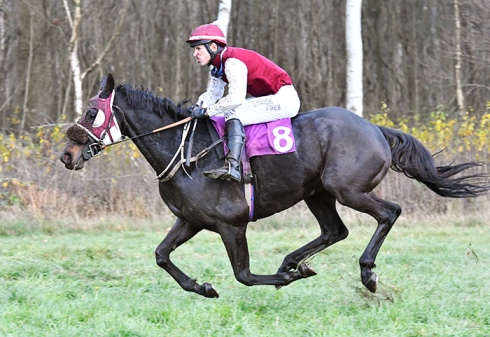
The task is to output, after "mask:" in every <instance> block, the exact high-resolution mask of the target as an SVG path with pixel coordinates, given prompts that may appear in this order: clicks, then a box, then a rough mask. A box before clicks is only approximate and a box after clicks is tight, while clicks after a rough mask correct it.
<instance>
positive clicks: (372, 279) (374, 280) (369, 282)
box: [362, 273, 378, 293]
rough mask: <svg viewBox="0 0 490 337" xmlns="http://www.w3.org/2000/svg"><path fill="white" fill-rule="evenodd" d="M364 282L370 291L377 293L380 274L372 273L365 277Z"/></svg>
mask: <svg viewBox="0 0 490 337" xmlns="http://www.w3.org/2000/svg"><path fill="white" fill-rule="evenodd" d="M362 284H364V286H365V287H366V288H368V290H369V291H370V292H372V293H375V292H376V289H377V288H378V275H376V273H370V275H369V277H367V276H366V278H364V277H363V279H362Z"/></svg>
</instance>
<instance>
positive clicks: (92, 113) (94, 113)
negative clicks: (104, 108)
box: [88, 108, 99, 119]
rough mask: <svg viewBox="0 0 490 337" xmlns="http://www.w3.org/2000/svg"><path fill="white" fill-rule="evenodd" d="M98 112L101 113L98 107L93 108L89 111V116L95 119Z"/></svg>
mask: <svg viewBox="0 0 490 337" xmlns="http://www.w3.org/2000/svg"><path fill="white" fill-rule="evenodd" d="M98 113H99V110H98V109H96V108H92V109H90V110H89V112H88V117H89V118H91V119H95V117H97V114H98Z"/></svg>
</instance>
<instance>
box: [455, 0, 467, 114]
mask: <svg viewBox="0 0 490 337" xmlns="http://www.w3.org/2000/svg"><path fill="white" fill-rule="evenodd" d="M454 28H455V33H456V62H455V64H454V76H455V79H456V102H457V105H458V112H459V114H460V116H461V117H463V116H464V114H465V107H464V95H463V87H462V85H461V22H460V19H459V1H458V0H454Z"/></svg>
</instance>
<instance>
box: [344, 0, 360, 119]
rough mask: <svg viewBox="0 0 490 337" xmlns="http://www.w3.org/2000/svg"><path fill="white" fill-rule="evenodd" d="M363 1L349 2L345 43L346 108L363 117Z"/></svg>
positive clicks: (346, 15) (350, 0) (352, 0)
mask: <svg viewBox="0 0 490 337" xmlns="http://www.w3.org/2000/svg"><path fill="white" fill-rule="evenodd" d="M361 7H362V0H347V4H346V12H345V42H346V49H347V90H346V107H347V109H349V110H352V111H354V112H355V113H356V114H357V115H359V116H361V117H362V110H363V104H362V99H363V92H362V32H361V30H362V28H361Z"/></svg>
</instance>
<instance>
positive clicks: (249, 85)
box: [186, 24, 300, 181]
mask: <svg viewBox="0 0 490 337" xmlns="http://www.w3.org/2000/svg"><path fill="white" fill-rule="evenodd" d="M186 42H187V43H189V45H190V47H191V48H194V52H193V56H194V57H195V58H196V63H198V64H199V65H200V66H201V67H204V66H211V81H210V84H209V86H208V88H207V91H206V92H204V93H203V94H202V95H201V96H199V99H198V102H200V103H202V105H201V106H192V107H190V108H189V110H190V113H191V116H192V118H193V119H202V118H208V117H213V116H216V115H222V116H224V117H225V121H226V135H227V145H228V148H229V150H230V151H229V153H228V154H227V156H226V159H225V165H224V166H223V167H221V168H219V169H215V170H210V171H206V172H204V174H205V175H206V176H208V177H211V178H215V179H216V178H220V179H226V180H229V181H231V180H236V181H240V180H241V173H240V159H241V156H242V152H243V147H244V142H245V132H244V129H243V126H244V125H250V124H258V123H266V122H271V121H274V120H277V119H281V118H290V117H294V116H296V115H297V114H298V111H299V106H300V101H299V97H298V93H297V92H296V90H295V89H294V87H293V84H292V81H291V78H290V77H289V75H288V74H287V73H286V71H285V70H284V69H282V68H280V67H279V66H278V65H276V64H275V63H274V62H272V61H271V60H269V59H267V58H265V57H264V56H262V55H260V54H258V53H256V52H254V51H252V50H247V49H243V48H236V47H230V46H227V43H226V38H225V36H224V34H223V32H222V31H221V29H220V28H219V27H218V26H217V25H215V24H205V25H202V26H199V27H197V28H196V29H194V30H193V31H192V33H191V35H190V36H189V38H188V39H187V41H186ZM226 84H228V94H227V95H226V96H223V95H224V92H225V86H226ZM247 94H248V95H249V97H248V98H247Z"/></svg>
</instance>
